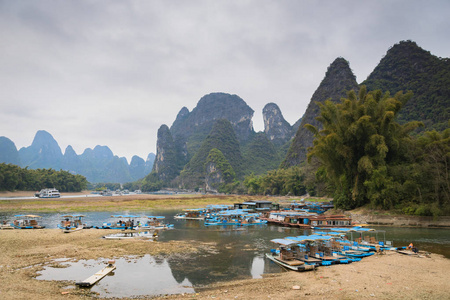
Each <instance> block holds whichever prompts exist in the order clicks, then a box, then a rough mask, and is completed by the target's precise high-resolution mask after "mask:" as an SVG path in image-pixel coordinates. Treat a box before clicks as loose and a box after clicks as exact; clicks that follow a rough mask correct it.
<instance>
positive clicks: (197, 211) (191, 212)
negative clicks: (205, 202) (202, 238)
mask: <svg viewBox="0 0 450 300" xmlns="http://www.w3.org/2000/svg"><path fill="white" fill-rule="evenodd" d="M183 211H184V213H180V214H176V215H175V216H174V218H175V219H178V220H204V219H205V209H204V208H190V209H184V210H183Z"/></svg>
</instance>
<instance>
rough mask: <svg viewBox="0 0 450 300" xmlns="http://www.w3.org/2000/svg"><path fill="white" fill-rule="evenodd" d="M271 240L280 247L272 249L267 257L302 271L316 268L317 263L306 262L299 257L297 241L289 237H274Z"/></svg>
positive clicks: (285, 266)
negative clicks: (288, 238)
mask: <svg viewBox="0 0 450 300" xmlns="http://www.w3.org/2000/svg"><path fill="white" fill-rule="evenodd" d="M271 242H273V243H275V244H277V245H278V249H271V250H270V253H266V257H267V258H268V259H270V260H271V261H273V262H275V263H277V264H278V265H280V266H281V267H283V268H285V269H288V270H292V271H297V272H302V271H310V270H314V269H315V268H316V266H317V264H316V263H309V262H304V261H301V260H299V259H298V251H297V250H298V246H299V245H297V243H296V242H295V241H292V240H287V239H273V240H271Z"/></svg>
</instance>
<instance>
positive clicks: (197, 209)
mask: <svg viewBox="0 0 450 300" xmlns="http://www.w3.org/2000/svg"><path fill="white" fill-rule="evenodd" d="M203 210H205V208H185V209H183V211H203Z"/></svg>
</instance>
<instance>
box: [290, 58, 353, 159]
mask: <svg viewBox="0 0 450 300" xmlns="http://www.w3.org/2000/svg"><path fill="white" fill-rule="evenodd" d="M352 89H354V90H357V89H358V83H357V82H356V78H355V75H354V74H353V72H352V70H351V69H350V66H349V63H348V61H346V60H345V59H343V58H342V57H339V58H337V59H336V60H335V61H334V62H333V63H332V64H331V65H330V66H329V67H328V70H327V72H326V73H325V78H324V79H323V80H322V82H321V83H320V85H319V87H318V88H317V90H316V91H315V92H314V94H313V96H312V98H311V101H310V102H309V105H308V108H307V109H306V112H305V114H304V115H303V117H302V121H301V123H300V127H299V128H298V130H297V133H296V134H295V137H294V140H293V141H292V144H291V146H290V148H289V151H288V153H287V156H286V159H285V160H284V162H283V166H284V167H290V166H294V165H298V164H300V163H301V162H303V161H305V159H306V152H307V148H308V147H311V146H312V144H313V143H312V142H313V139H314V136H313V134H312V133H311V132H310V131H308V130H307V129H306V128H304V127H303V126H304V125H305V124H311V125H314V126H316V127H318V128H321V126H320V123H319V122H318V121H317V120H316V119H315V118H316V117H317V116H318V115H319V112H320V108H319V106H318V105H317V102H320V103H323V102H325V100H328V99H331V101H333V102H339V100H340V99H341V98H342V97H345V96H346V95H347V91H349V90H352Z"/></svg>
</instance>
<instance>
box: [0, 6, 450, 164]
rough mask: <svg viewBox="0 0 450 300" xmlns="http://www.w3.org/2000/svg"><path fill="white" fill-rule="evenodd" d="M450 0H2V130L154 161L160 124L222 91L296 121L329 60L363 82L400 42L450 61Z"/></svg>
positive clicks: (18, 137)
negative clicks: (339, 61) (344, 63)
mask: <svg viewBox="0 0 450 300" xmlns="http://www.w3.org/2000/svg"><path fill="white" fill-rule="evenodd" d="M449 16H450V1H448V0H442V1H411V0H404V1H400V0H399V1H382V0H376V1H361V0H359V1H356V0H354V1H353V0H352V1H350V0H348V1H338V0H329V1H319V0H317V1H316V0H311V1H301V0H297V1H295V0H274V1H265V0H254V1H252V0H249V1H243V0H227V1H218V0H214V1H213V0H205V1H195V0H193V1H186V0H180V1H171V0H164V1H153V0H147V1H127V0H120V1H84V0H78V1H45V0H39V1H16V0H10V1H1V0H0V41H1V43H0V79H1V83H0V120H1V121H0V125H1V127H0V136H6V137H8V138H9V139H11V140H12V141H13V142H14V143H15V144H16V147H17V148H18V149H19V148H21V147H27V146H29V145H31V143H32V141H33V138H34V135H35V134H36V132H37V131H38V130H46V131H48V132H49V133H50V134H52V135H53V137H54V138H55V139H56V141H57V142H58V143H59V145H60V147H61V149H62V151H63V152H64V150H65V148H66V147H67V145H72V147H73V148H74V149H75V151H76V152H77V153H78V154H81V153H82V152H83V151H84V149H86V148H94V147H95V146H96V145H106V146H108V147H109V148H110V149H111V150H112V151H113V153H114V154H115V155H118V156H120V157H122V156H125V157H126V158H127V159H128V162H130V159H131V157H132V156H133V155H138V156H140V157H142V158H144V159H146V157H147V155H148V154H149V153H150V152H154V153H155V152H156V135H157V130H158V128H159V127H160V126H161V125H162V124H167V125H168V126H169V127H170V126H171V125H172V123H173V121H174V120H175V118H176V115H177V113H178V112H179V111H180V109H181V108H182V107H183V106H186V107H187V108H188V109H189V110H190V111H191V110H192V109H193V108H194V107H195V106H196V104H197V102H198V100H199V99H200V98H201V97H202V96H204V95H206V94H209V93H212V92H225V93H230V94H237V95H239V96H240V97H241V98H242V99H244V101H245V102H246V103H247V104H248V105H249V106H250V107H251V108H252V109H253V110H254V111H255V114H254V117H253V123H254V128H255V130H256V131H262V130H263V124H262V109H263V107H264V106H265V105H266V104H267V103H269V102H275V103H276V104H278V106H279V107H280V109H281V111H282V113H283V115H284V117H285V119H286V120H287V121H288V122H289V123H290V124H293V123H294V122H295V121H297V120H298V119H299V118H300V117H301V116H302V115H303V114H304V112H305V110H306V107H307V105H308V103H309V101H310V99H311V96H312V94H313V93H314V91H315V90H316V89H317V87H318V86H319V84H320V82H321V81H322V79H323V78H324V75H325V72H326V70H327V67H328V66H329V65H330V64H331V63H332V62H333V61H334V59H336V58H337V57H344V58H345V59H346V60H348V61H349V62H350V67H351V68H352V70H353V72H354V73H355V75H356V77H357V81H358V83H360V82H362V81H363V80H365V79H366V78H367V76H368V75H369V74H370V72H371V71H372V70H373V69H374V68H375V66H376V65H377V64H378V63H379V61H380V60H381V58H382V57H383V56H384V55H385V54H386V51H387V50H388V49H389V47H391V46H393V45H394V44H396V43H398V42H399V41H401V40H413V41H415V42H417V44H418V45H419V46H420V47H422V48H424V49H425V50H428V51H430V52H431V53H432V54H434V55H436V56H439V57H449V49H450V17H449Z"/></svg>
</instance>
